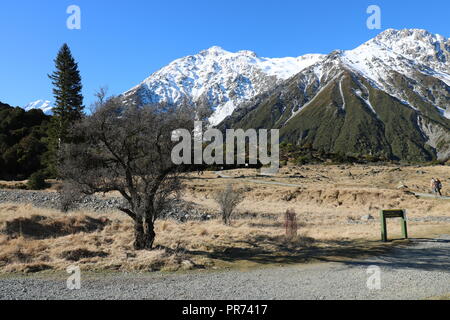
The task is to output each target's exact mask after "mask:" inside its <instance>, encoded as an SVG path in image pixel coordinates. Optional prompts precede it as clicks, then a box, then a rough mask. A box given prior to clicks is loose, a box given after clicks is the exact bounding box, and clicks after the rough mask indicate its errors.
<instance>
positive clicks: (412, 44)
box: [222, 29, 450, 160]
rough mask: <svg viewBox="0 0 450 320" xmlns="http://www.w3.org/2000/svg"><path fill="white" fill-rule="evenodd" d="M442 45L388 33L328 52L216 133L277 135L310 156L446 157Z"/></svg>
mask: <svg viewBox="0 0 450 320" xmlns="http://www.w3.org/2000/svg"><path fill="white" fill-rule="evenodd" d="M449 59H450V41H449V40H448V39H446V38H445V37H443V36H440V35H433V34H431V33H429V32H427V31H425V30H417V29H412V30H401V31H398V30H393V29H389V30H387V31H385V32H383V33H381V34H380V35H379V36H377V37H376V38H374V39H372V40H370V41H368V42H366V43H365V44H363V45H361V46H359V47H358V48H356V49H354V50H349V51H340V50H337V51H334V52H332V53H331V54H329V55H327V56H326V57H322V58H321V59H320V61H318V62H317V63H315V64H313V65H311V66H310V67H307V68H305V69H303V70H302V71H301V72H299V73H298V74H297V75H295V76H294V77H292V78H290V79H288V80H286V81H285V82H284V83H282V84H281V85H278V86H277V87H276V88H273V89H272V91H270V92H268V93H267V92H266V93H265V94H264V95H260V96H257V97H255V98H253V99H252V100H251V101H248V102H246V103H243V104H242V105H240V106H239V107H238V108H237V109H236V110H235V112H234V113H233V115H232V116H231V117H229V118H228V119H227V120H226V121H225V122H224V123H223V124H222V126H224V127H240V128H260V127H264V128H279V129H280V130H281V136H282V139H283V140H284V141H289V142H292V143H296V144H305V143H308V144H312V145H313V146H314V147H315V148H316V149H323V150H327V151H333V152H342V153H352V154H361V153H364V154H372V155H380V156H386V157H388V158H391V159H407V160H417V159H420V160H430V159H433V158H446V157H449V156H450V120H449V119H450V86H449V85H450V61H449Z"/></svg>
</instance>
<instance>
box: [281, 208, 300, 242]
mask: <svg viewBox="0 0 450 320" xmlns="http://www.w3.org/2000/svg"><path fill="white" fill-rule="evenodd" d="M284 225H285V227H286V238H287V239H292V238H294V237H296V236H297V230H298V224H297V214H296V213H295V211H294V210H291V209H289V210H287V211H286V213H285V215H284Z"/></svg>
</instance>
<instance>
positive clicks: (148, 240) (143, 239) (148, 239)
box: [134, 219, 156, 250]
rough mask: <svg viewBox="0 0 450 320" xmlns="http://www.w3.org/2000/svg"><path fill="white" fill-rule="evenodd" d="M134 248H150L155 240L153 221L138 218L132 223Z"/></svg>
mask: <svg viewBox="0 0 450 320" xmlns="http://www.w3.org/2000/svg"><path fill="white" fill-rule="evenodd" d="M134 234H135V240H134V249H136V250H151V249H152V248H153V243H154V242H155V237H156V233H155V227H154V224H153V222H151V221H148V220H146V219H144V220H142V219H138V220H137V221H135V224H134Z"/></svg>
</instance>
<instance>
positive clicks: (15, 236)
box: [0, 165, 450, 273]
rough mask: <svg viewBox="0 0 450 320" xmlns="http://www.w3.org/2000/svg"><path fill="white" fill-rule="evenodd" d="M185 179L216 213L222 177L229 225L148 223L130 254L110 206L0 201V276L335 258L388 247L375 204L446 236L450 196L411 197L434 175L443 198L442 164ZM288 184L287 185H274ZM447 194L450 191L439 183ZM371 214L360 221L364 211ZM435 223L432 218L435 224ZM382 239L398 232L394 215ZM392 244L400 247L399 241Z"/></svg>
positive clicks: (127, 224) (420, 229)
mask: <svg viewBox="0 0 450 320" xmlns="http://www.w3.org/2000/svg"><path fill="white" fill-rule="evenodd" d="M223 174H224V175H226V176H230V177H233V178H219V177H218V175H217V174H216V173H213V172H206V173H205V174H203V175H197V174H195V175H192V176H190V177H188V178H187V179H186V191H185V193H184V196H183V197H184V199H185V200H186V201H190V202H193V203H196V204H197V205H200V206H201V207H203V208H204V209H205V210H207V211H209V212H211V213H213V214H217V212H218V206H217V204H216V203H215V201H214V200H213V198H214V194H215V193H216V192H218V191H220V190H222V189H223V188H224V187H225V186H226V185H227V184H228V183H232V184H234V185H235V188H239V189H240V192H242V193H243V194H244V195H245V200H244V202H243V203H241V204H240V205H239V207H238V212H237V214H236V217H235V219H234V221H233V224H232V225H231V226H225V225H223V224H222V222H221V220H220V217H219V216H217V215H216V218H215V219H212V220H210V221H203V222H200V221H189V222H187V223H179V222H176V221H173V220H161V221H158V223H157V227H156V232H157V239H156V246H157V248H156V249H155V250H154V251H151V252H147V251H144V252H136V251H134V250H133V247H132V244H133V225H132V223H131V220H129V219H128V218H127V217H126V216H124V215H122V214H120V213H119V212H105V213H102V214H99V213H94V212H72V213H69V214H62V213H60V212H58V211H52V210H47V209H40V208H35V207H32V206H31V205H27V204H13V203H0V272H2V273H9V272H36V271H44V270H64V269H65V268H66V267H67V266H69V265H72V264H77V265H79V266H80V267H81V268H82V269H84V270H91V271H105V270H114V271H143V272H145V271H155V270H163V271H177V270H188V269H196V268H201V269H205V268H206V269H211V268H213V269H222V268H229V267H236V268H248V267H253V266H264V265H273V264H278V265H284V264H290V263H304V262H317V261H339V260H341V259H348V258H352V257H355V256H364V255H373V254H378V253H381V252H384V251H385V250H389V248H391V247H392V245H395V244H397V243H399V242H393V243H392V242H391V243H388V244H383V243H381V242H380V241H379V238H380V227H379V220H378V219H379V210H381V209H392V208H401V209H407V210H408V217H409V219H410V220H411V221H410V222H409V230H410V236H411V237H414V238H422V237H434V236H436V235H438V234H444V233H447V234H449V233H450V222H449V220H448V219H449V218H450V201H449V200H443V199H434V198H418V197H417V196H415V195H414V192H420V193H429V190H428V189H429V182H430V180H431V178H432V177H439V178H440V179H441V181H442V182H443V185H444V192H445V193H446V194H447V195H449V194H450V193H449V192H448V190H445V188H446V187H447V186H450V167H448V166H434V167H431V166H430V167H394V166H363V165H361V166H350V165H338V166H336V165H320V166H304V167H299V168H295V167H289V168H283V169H282V170H281V171H280V173H279V174H278V175H277V176H275V177H257V176H256V171H253V170H234V171H231V172H223ZM282 184H288V185H282ZM449 190H450V188H449ZM290 208H292V209H294V210H295V211H296V212H297V219H298V222H299V231H298V236H297V237H296V238H294V239H286V237H285V230H284V213H285V211H286V210H287V209H290ZM369 214H370V215H372V216H373V217H374V220H369V221H364V220H362V219H361V218H362V217H363V216H365V215H369ZM439 219H441V220H442V221H441V220H439ZM388 229H389V236H390V237H391V238H393V239H396V238H399V237H400V234H401V233H400V225H399V223H398V221H395V220H394V221H389V224H388ZM400 243H404V242H402V241H400Z"/></svg>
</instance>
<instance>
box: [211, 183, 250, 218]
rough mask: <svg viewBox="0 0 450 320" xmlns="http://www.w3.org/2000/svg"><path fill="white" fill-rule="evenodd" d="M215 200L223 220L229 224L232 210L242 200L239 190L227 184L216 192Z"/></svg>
mask: <svg viewBox="0 0 450 320" xmlns="http://www.w3.org/2000/svg"><path fill="white" fill-rule="evenodd" d="M215 200H216V201H217V203H218V204H219V206H220V211H221V213H222V219H223V222H224V223H225V224H226V225H229V224H230V223H231V218H232V216H233V213H234V210H235V209H236V207H237V206H238V205H239V204H240V203H241V202H242V201H243V200H244V196H243V195H242V193H241V192H239V191H236V190H234V189H233V186H232V185H231V184H228V185H227V186H226V188H225V190H223V191H220V192H218V193H217V194H216V196H215Z"/></svg>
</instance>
